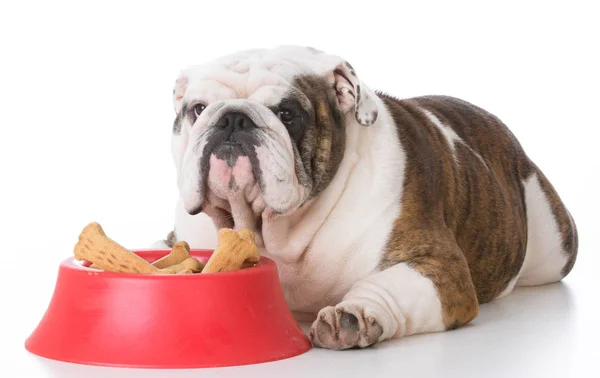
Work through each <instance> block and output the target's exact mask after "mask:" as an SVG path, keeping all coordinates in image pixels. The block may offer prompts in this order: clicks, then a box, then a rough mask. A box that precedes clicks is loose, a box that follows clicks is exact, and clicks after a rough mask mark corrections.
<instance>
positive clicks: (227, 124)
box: [216, 112, 256, 131]
mask: <svg viewBox="0 0 600 378" xmlns="http://www.w3.org/2000/svg"><path fill="white" fill-rule="evenodd" d="M216 126H217V127H222V128H225V129H230V130H232V131H236V130H244V129H250V128H253V127H256V124H255V123H254V122H253V121H252V120H251V119H250V117H248V116H247V115H245V114H244V113H237V112H233V113H227V114H225V115H224V116H223V117H221V119H220V120H219V121H218V122H217V124H216Z"/></svg>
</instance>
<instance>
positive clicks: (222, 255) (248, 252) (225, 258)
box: [202, 228, 260, 273]
mask: <svg viewBox="0 0 600 378" xmlns="http://www.w3.org/2000/svg"><path fill="white" fill-rule="evenodd" d="M259 259H260V252H259V250H258V248H257V247H256V244H254V233H253V232H252V231H250V230H249V229H247V228H244V229H242V230H240V231H237V232H236V231H234V230H232V229H229V228H223V229H221V230H219V243H218V247H217V249H216V250H215V252H214V253H213V254H212V256H211V257H210V259H209V260H208V262H207V263H206V265H205V266H204V269H202V273H216V272H230V271H232V270H238V269H241V268H242V267H244V266H245V265H246V264H248V263H251V264H256V263H258V260H259Z"/></svg>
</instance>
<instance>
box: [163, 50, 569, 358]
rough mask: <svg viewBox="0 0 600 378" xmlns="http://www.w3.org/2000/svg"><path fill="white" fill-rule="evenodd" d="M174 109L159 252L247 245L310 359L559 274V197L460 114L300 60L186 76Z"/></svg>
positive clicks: (508, 144)
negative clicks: (237, 233)
mask: <svg viewBox="0 0 600 378" xmlns="http://www.w3.org/2000/svg"><path fill="white" fill-rule="evenodd" d="M173 99H174V105H175V111H176V114H177V117H176V120H175V123H174V125H173V137H172V152H173V158H174V161H175V166H176V169H177V174H178V185H179V191H180V201H179V203H178V205H177V208H176V221H175V229H174V231H173V232H172V233H171V234H170V237H169V238H168V240H167V241H165V242H166V243H167V244H172V243H173V242H175V241H177V240H186V241H188V242H189V243H190V244H191V246H192V247H212V246H214V242H215V235H216V229H218V228H222V227H231V228H235V229H239V228H243V227H248V228H251V229H252V230H254V231H255V233H256V236H257V243H258V245H259V247H260V249H261V253H262V254H263V255H265V256H267V257H270V258H271V259H273V260H274V261H275V262H276V263H277V265H278V269H279V272H280V277H281V283H282V287H283V290H284V293H285V296H286V299H287V301H288V303H289V305H290V307H291V308H292V310H294V311H297V312H302V313H308V314H314V315H316V316H315V317H314V318H315V320H314V323H313V325H312V330H311V338H312V341H313V343H314V344H315V345H317V346H320V347H325V348H332V349H347V348H352V347H357V346H358V347H366V346H369V345H373V344H374V343H377V342H381V341H383V340H386V339H390V338H398V337H402V336H407V335H411V334H415V333H424V332H435V331H443V330H447V329H452V328H456V327H459V326H461V325H463V324H466V323H468V322H469V321H471V320H472V319H473V318H474V317H475V316H477V313H478V310H479V304H480V303H484V302H488V301H491V300H493V299H496V298H500V297H502V296H505V295H507V294H509V293H510V292H511V291H512V289H513V288H514V287H515V285H539V284H544V283H549V282H555V281H559V280H561V279H562V278H563V277H564V276H566V275H567V274H568V273H569V271H570V270H571V268H572V267H573V264H574V262H575V258H576V255H577V231H576V227H575V223H574V221H573V219H572V217H571V215H570V214H569V212H568V211H567V209H566V208H565V206H564V205H563V203H562V202H561V200H560V198H559V196H558V194H557V193H556V191H555V190H554V188H553V187H552V185H551V184H550V183H549V182H548V180H547V179H546V177H545V176H544V175H543V173H542V172H541V171H540V169H539V168H538V167H537V166H536V165H535V164H534V163H533V162H532V161H531V160H529V158H528V157H527V156H526V155H525V153H524V151H523V149H522V148H521V146H520V144H519V143H518V141H517V140H516V139H515V137H514V136H513V135H512V133H511V132H510V131H509V130H508V129H507V128H506V126H505V125H504V124H503V123H502V122H501V121H500V120H499V119H498V118H496V117H495V116H493V115H492V114H490V113H488V112H486V111H485V110H483V109H480V108H478V107H476V106H474V105H472V104H470V103H467V102H465V101H462V100H458V99H455V98H450V97H442V96H429V97H420V98H412V99H402V100H399V99H395V98H393V97H391V96H388V95H385V94H382V93H376V92H373V91H371V90H370V89H369V88H368V87H367V86H366V85H365V84H364V83H363V82H362V81H361V80H360V79H359V76H358V74H357V72H356V71H355V70H354V68H353V67H352V66H351V65H350V64H349V63H348V62H346V61H344V60H343V59H341V58H339V57H337V56H334V55H329V54H326V53H323V52H320V51H317V50H315V49H312V48H303V47H280V48H277V49H273V50H253V51H245V52H241V53H236V54H233V55H231V56H227V57H223V58H220V59H218V60H216V61H213V62H211V63H207V64H204V65H200V66H193V67H190V68H188V69H186V70H184V71H183V72H182V73H181V75H180V77H179V78H178V79H177V81H176V84H175V88H174V91H173ZM207 216H208V217H207ZM208 219H210V220H212V223H213V224H214V227H213V228H212V230H210V231H209V230H208V229H207V227H206V220H208Z"/></svg>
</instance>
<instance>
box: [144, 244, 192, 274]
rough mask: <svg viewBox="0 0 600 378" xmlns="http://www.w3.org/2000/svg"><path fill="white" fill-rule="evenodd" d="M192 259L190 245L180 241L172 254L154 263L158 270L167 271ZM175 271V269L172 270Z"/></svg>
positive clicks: (175, 245) (174, 246) (172, 250)
mask: <svg viewBox="0 0 600 378" xmlns="http://www.w3.org/2000/svg"><path fill="white" fill-rule="evenodd" d="M189 257H190V245H189V244H188V243H186V242H184V241H180V242H178V243H175V244H174V245H173V248H171V253H169V254H168V255H166V256H165V257H163V258H160V259H158V260H156V261H155V262H153V263H152V265H154V266H155V267H157V268H158V269H166V268H169V267H171V266H173V265H177V264H181V263H182V262H184V261H185V260H186V259H187V258H189ZM171 270H173V269H171Z"/></svg>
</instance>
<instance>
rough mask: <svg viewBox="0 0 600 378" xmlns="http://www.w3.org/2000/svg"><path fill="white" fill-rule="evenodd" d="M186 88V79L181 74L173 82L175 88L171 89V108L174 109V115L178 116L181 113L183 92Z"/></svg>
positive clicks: (185, 76)
mask: <svg viewBox="0 0 600 378" xmlns="http://www.w3.org/2000/svg"><path fill="white" fill-rule="evenodd" d="M187 87H188V77H187V75H185V74H184V73H181V74H180V75H179V77H178V78H177V81H175V87H174V88H173V107H174V108H175V113H177V114H179V112H180V111H181V105H182V103H183V96H185V92H186V91H187Z"/></svg>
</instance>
